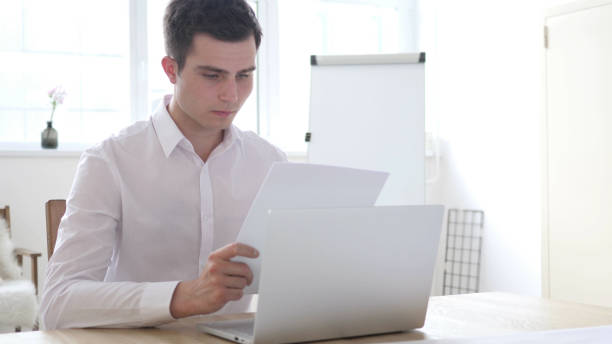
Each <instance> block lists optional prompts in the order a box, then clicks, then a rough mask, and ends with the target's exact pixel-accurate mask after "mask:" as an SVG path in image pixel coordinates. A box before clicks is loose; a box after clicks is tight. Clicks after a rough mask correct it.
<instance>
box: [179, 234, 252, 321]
mask: <svg viewBox="0 0 612 344" xmlns="http://www.w3.org/2000/svg"><path fill="white" fill-rule="evenodd" d="M237 256H242V257H247V258H257V256H259V252H257V250H256V249H254V248H253V247H251V246H247V245H244V244H240V243H232V244H229V245H227V246H224V247H222V248H220V249H218V250H216V251H214V252H213V253H211V254H210V256H208V261H207V262H206V266H205V267H204V271H203V272H202V274H201V275H200V277H198V278H197V279H195V280H191V281H182V282H180V283H179V284H178V285H177V286H176V289H175V290H174V294H173V295H172V300H171V301H170V314H171V315H172V316H173V317H174V318H183V317H186V316H190V315H196V314H208V313H212V312H216V311H218V310H219V309H221V308H222V307H223V306H224V305H225V304H226V303H227V302H229V301H235V300H239V299H240V298H241V297H242V294H243V289H244V287H246V286H247V285H249V284H251V282H252V281H253V273H252V272H251V269H250V268H249V267H248V265H246V264H244V263H237V262H232V261H230V260H231V259H232V258H234V257H237Z"/></svg>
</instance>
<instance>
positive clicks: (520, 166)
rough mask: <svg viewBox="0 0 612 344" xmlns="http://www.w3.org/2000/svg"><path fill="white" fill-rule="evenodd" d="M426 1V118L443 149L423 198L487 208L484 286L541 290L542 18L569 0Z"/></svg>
mask: <svg viewBox="0 0 612 344" xmlns="http://www.w3.org/2000/svg"><path fill="white" fill-rule="evenodd" d="M424 2H428V4H425V5H424V8H423V9H422V10H423V11H428V10H429V13H428V15H432V14H433V17H429V22H428V25H427V26H425V31H426V32H425V40H426V41H427V40H428V41H427V43H426V45H427V46H428V47H429V48H430V50H428V61H427V63H428V66H427V72H428V74H429V79H428V92H429V94H428V116H431V118H430V120H431V122H430V124H432V123H433V124H432V127H434V128H436V129H437V133H438V136H439V137H440V144H441V156H442V159H441V167H440V178H439V179H438V181H437V182H436V183H434V184H430V185H428V190H427V201H428V202H429V203H441V204H444V205H446V206H447V207H459V208H473V209H482V210H484V212H485V234H484V244H483V245H484V247H483V256H482V264H483V265H482V270H481V290H482V291H492V290H497V291H509V292H515V293H521V294H529V295H541V200H540V198H541V197H540V190H541V188H540V185H541V181H540V120H541V111H542V99H543V94H542V82H543V79H542V78H543V74H542V73H543V70H542V68H543V60H542V59H543V23H544V13H545V9H546V8H548V7H549V6H551V5H556V4H559V3H561V2H565V1H555V0H537V1H536V0H513V1H509V0H506V1H501V0H497V1H491V0H466V1H452V0H434V1H432V2H430V1H429V0H426V1H424ZM427 30H429V31H427ZM441 272H442V267H441V265H439V267H438V271H437V277H438V280H437V285H436V289H435V290H436V292H440V291H441V285H440V284H441V279H440V278H439V276H440V274H441Z"/></svg>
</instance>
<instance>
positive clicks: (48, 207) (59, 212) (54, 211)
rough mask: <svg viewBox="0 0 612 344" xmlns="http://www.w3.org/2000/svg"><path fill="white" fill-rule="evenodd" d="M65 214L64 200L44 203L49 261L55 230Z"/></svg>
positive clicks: (55, 237)
mask: <svg viewBox="0 0 612 344" xmlns="http://www.w3.org/2000/svg"><path fill="white" fill-rule="evenodd" d="M65 212H66V200H64V199H52V200H49V201H47V203H45V214H46V217H47V256H48V258H49V259H51V255H53V249H54V248H55V240H57V230H58V228H59V224H60V221H61V220H62V216H64V213H65Z"/></svg>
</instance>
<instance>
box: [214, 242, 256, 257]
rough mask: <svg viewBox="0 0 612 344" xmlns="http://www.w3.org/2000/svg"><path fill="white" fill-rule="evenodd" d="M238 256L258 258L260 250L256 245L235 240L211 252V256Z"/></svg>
mask: <svg viewBox="0 0 612 344" xmlns="http://www.w3.org/2000/svg"><path fill="white" fill-rule="evenodd" d="M238 256H240V257H247V258H257V257H258V256H259V252H258V251H257V250H256V249H255V248H254V247H251V246H249V245H245V244H241V243H238V242H235V243H231V244H229V245H226V246H223V247H222V248H220V249H218V250H216V251H214V252H213V253H211V254H210V257H209V258H212V259H222V260H230V259H232V258H234V257H238Z"/></svg>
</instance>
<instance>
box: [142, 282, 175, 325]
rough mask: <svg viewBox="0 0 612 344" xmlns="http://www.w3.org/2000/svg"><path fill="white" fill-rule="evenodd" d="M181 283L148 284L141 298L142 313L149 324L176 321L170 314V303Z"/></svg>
mask: <svg viewBox="0 0 612 344" xmlns="http://www.w3.org/2000/svg"><path fill="white" fill-rule="evenodd" d="M178 283H179V281H172V282H154V283H147V285H146V286H145V288H144V291H143V292H142V297H141V298H140V311H141V316H142V317H143V319H147V321H146V322H147V323H149V322H150V323H159V324H161V323H165V322H168V321H172V320H175V319H174V318H173V317H172V315H171V314H170V302H171V301H172V295H173V294H174V289H176V286H177V285H178Z"/></svg>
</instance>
